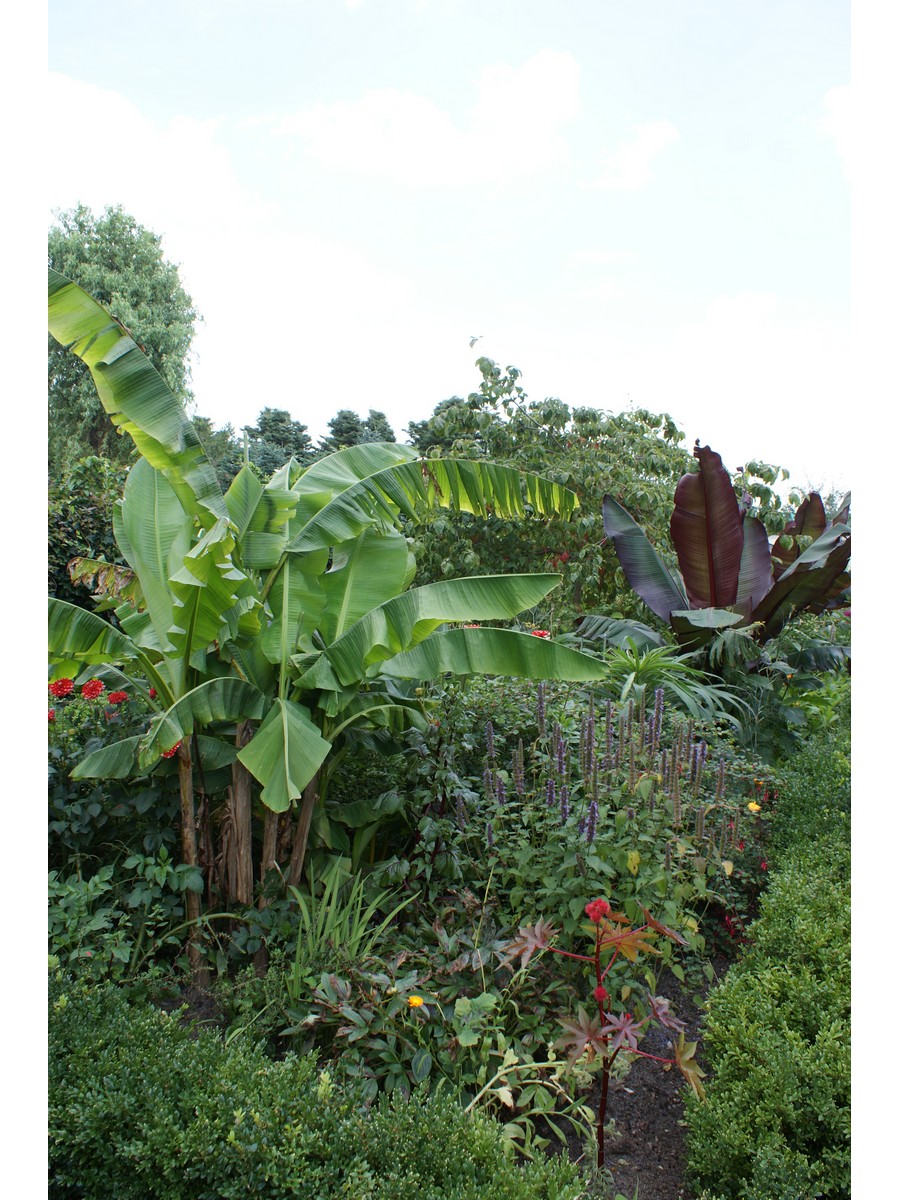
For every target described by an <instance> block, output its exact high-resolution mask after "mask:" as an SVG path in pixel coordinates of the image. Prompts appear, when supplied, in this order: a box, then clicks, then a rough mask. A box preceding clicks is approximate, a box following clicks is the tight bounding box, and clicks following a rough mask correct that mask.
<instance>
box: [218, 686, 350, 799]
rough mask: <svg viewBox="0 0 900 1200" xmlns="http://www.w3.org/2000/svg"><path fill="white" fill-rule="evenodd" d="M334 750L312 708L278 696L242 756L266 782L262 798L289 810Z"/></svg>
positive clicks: (252, 773)
mask: <svg viewBox="0 0 900 1200" xmlns="http://www.w3.org/2000/svg"><path fill="white" fill-rule="evenodd" d="M330 752H331V743H330V742H328V741H326V740H325V738H323V737H322V735H321V734H320V733H319V731H318V729H317V728H316V726H315V725H314V724H313V721H312V719H311V717H310V713H309V709H308V708H306V707H304V706H303V705H302V704H297V703H295V702H294V701H292V700H282V699H277V700H276V701H275V703H274V704H273V705H272V707H271V709H270V710H269V713H268V715H267V717H266V719H265V720H264V721H263V723H262V725H260V727H259V729H258V730H257V731H256V733H255V734H254V735H253V737H252V739H251V740H250V741H249V742H248V744H247V745H246V746H245V747H244V748H243V750H241V751H239V753H238V759H239V760H240V761H241V762H242V763H243V764H244V766H245V767H246V768H247V770H248V771H249V772H250V774H251V775H253V776H254V777H255V778H256V779H258V780H259V781H260V783H261V784H263V790H262V801H263V803H264V804H265V805H266V807H267V808H270V809H272V810H273V811H274V812H286V811H287V809H288V808H289V807H290V805H291V801H292V800H299V798H300V796H301V795H302V794H303V789H304V788H305V787H306V785H307V784H308V783H309V781H310V780H311V779H312V777H313V776H314V775H315V773H316V771H318V769H319V767H320V766H321V765H322V763H323V762H324V761H325V759H326V758H327V757H328V755H329V753H330Z"/></svg>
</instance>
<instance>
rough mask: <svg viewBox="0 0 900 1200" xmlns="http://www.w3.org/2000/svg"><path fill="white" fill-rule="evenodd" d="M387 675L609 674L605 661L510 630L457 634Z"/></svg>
mask: <svg viewBox="0 0 900 1200" xmlns="http://www.w3.org/2000/svg"><path fill="white" fill-rule="evenodd" d="M380 670H381V672H382V673H383V674H385V675H392V676H395V677H398V678H400V679H436V678H437V677H438V676H439V675H444V674H446V673H447V672H450V673H452V674H454V675H510V676H516V677H518V678H521V679H560V680H569V681H572V682H576V683H577V682H589V681H590V680H595V679H603V678H604V677H605V675H606V673H607V671H606V667H605V666H604V664H603V662H602V660H601V659H597V658H593V657H592V656H591V655H589V654H581V653H579V651H577V650H572V649H570V648H569V647H567V646H560V645H558V644H557V643H556V642H553V641H550V640H549V639H547V638H540V637H534V636H533V635H532V634H528V633H516V632H514V631H513V630H510V629H451V630H448V631H446V632H445V633H436V634H433V635H432V636H431V637H430V638H428V639H427V640H426V641H424V642H422V644H421V645H419V646H415V647H414V648H413V649H412V650H407V651H405V652H404V653H402V654H397V655H395V656H394V657H393V658H389V659H387V661H386V662H383V663H381V665H380Z"/></svg>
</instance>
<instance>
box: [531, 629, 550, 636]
mask: <svg viewBox="0 0 900 1200" xmlns="http://www.w3.org/2000/svg"><path fill="white" fill-rule="evenodd" d="M531 636H532V637H549V636H550V630H549V629H532V631H531Z"/></svg>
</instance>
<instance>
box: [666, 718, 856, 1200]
mask: <svg viewBox="0 0 900 1200" xmlns="http://www.w3.org/2000/svg"><path fill="white" fill-rule="evenodd" d="M848 749H849V747H848V745H847V734H846V733H845V732H842V733H840V734H839V735H835V734H834V733H832V732H829V733H826V734H824V735H822V736H820V737H817V738H815V739H812V740H811V742H810V745H809V747H808V748H807V750H806V751H804V752H803V754H801V755H798V758H797V761H796V764H792V770H791V771H790V773H789V774H788V775H787V776H786V777H785V780H784V782H783V784H782V785H781V786H780V787H779V792H780V796H779V810H780V811H779V817H778V818H777V819H776V822H775V824H774V830H773V834H774V843H775V846H774V851H775V852H774V853H773V858H775V860H776V862H777V863H778V869H777V870H775V871H773V872H772V873H771V876H770V881H769V887H768V889H767V891H766V893H765V895H764V896H763V898H762V903H761V908H760V916H759V918H758V919H757V921H755V922H754V924H753V925H752V926H751V927H750V931H749V934H750V944H749V946H748V947H747V949H746V951H745V953H744V954H743V955H742V957H741V958H740V960H739V961H738V962H737V963H736V964H735V966H734V967H732V969H731V970H730V971H729V973H728V975H727V976H726V978H725V980H724V982H723V983H722V985H721V986H720V987H719V988H716V989H715V990H714V991H713V992H712V993H711V995H710V997H709V1000H708V1001H707V1017H706V1021H705V1032H704V1034H703V1047H704V1052H705V1055H706V1058H707V1060H708V1062H709V1064H710V1065H711V1067H712V1078H711V1079H710V1081H709V1083H708V1086H707V1102H706V1104H705V1105H699V1104H696V1103H690V1104H689V1107H688V1110H687V1119H688V1129H689V1134H688V1142H689V1150H688V1165H689V1170H690V1172H691V1176H692V1179H693V1182H694V1186H695V1188H696V1190H697V1192H698V1194H699V1193H700V1192H701V1190H702V1194H703V1196H704V1197H705V1198H706V1200H713V1196H715V1197H716V1200H776V1198H777V1200H814V1198H815V1197H825V1198H827V1200H843V1198H845V1197H849V1195H850V846H849V836H848V823H849V770H848V767H849V756H848Z"/></svg>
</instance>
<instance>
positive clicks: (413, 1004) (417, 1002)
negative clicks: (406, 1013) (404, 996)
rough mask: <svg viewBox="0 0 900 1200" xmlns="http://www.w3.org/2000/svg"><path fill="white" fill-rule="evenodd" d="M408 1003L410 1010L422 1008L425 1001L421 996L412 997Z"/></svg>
mask: <svg viewBox="0 0 900 1200" xmlns="http://www.w3.org/2000/svg"><path fill="white" fill-rule="evenodd" d="M406 1003H407V1004H408V1005H409V1007H410V1008H421V1007H422V1005H423V1004H424V1003H425V1001H424V1000H423V999H422V997H421V996H410V997H409V999H408V1000H407V1001H406Z"/></svg>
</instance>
